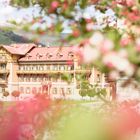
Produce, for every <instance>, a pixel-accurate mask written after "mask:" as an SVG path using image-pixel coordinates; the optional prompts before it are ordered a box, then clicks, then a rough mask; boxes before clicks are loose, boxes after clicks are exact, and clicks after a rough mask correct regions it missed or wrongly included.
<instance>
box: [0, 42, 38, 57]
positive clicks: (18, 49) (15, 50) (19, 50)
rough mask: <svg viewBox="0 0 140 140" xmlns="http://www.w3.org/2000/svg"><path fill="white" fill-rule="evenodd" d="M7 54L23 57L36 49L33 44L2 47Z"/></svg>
mask: <svg viewBox="0 0 140 140" xmlns="http://www.w3.org/2000/svg"><path fill="white" fill-rule="evenodd" d="M2 47H3V48H5V49H6V50H7V51H8V52H9V53H11V54H15V55H25V54H26V53H28V52H29V51H30V50H31V49H32V48H34V47H36V45H35V44H11V45H10V46H7V45H2Z"/></svg>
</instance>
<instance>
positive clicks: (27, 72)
mask: <svg viewBox="0 0 140 140" xmlns="http://www.w3.org/2000/svg"><path fill="white" fill-rule="evenodd" d="M74 72H75V73H90V72H91V70H40V71H39V70H38V71H36V70H18V71H17V74H50V73H52V74H58V73H60V74H61V73H74Z"/></svg>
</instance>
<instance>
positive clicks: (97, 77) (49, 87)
mask: <svg viewBox="0 0 140 140" xmlns="http://www.w3.org/2000/svg"><path fill="white" fill-rule="evenodd" d="M81 74H82V75H84V78H85V79H89V80H90V83H91V84H94V83H97V82H98V83H100V85H101V86H102V87H105V86H106V85H107V83H106V81H105V76H104V74H101V73H100V72H99V71H97V70H96V69H92V70H91V69H90V68H88V67H86V68H84V67H83V66H82V65H78V62H77V58H76V56H75V55H74V53H73V52H72V50H71V48H70V47H62V48H61V47H38V46H36V45H35V44H13V45H11V46H0V93H3V92H4V91H8V92H9V93H12V92H13V91H17V90H18V91H20V93H21V94H30V93H35V94H37V93H47V94H50V96H52V97H53V98H59V97H63V98H71V97H73V98H76V97H78V96H79V94H78V88H77V85H78V84H79V83H80V81H78V80H77V76H78V75H81ZM65 79H68V81H65Z"/></svg>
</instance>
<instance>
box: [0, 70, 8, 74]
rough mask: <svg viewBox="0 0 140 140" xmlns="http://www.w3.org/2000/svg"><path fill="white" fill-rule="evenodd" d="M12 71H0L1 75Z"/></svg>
mask: <svg viewBox="0 0 140 140" xmlns="http://www.w3.org/2000/svg"><path fill="white" fill-rule="evenodd" d="M9 72H10V71H9V70H7V69H0V74H5V73H7V74H8V73H9Z"/></svg>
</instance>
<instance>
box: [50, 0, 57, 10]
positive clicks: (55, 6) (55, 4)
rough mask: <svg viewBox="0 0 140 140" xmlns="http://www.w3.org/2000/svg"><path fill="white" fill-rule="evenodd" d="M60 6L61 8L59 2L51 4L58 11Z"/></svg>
mask: <svg viewBox="0 0 140 140" xmlns="http://www.w3.org/2000/svg"><path fill="white" fill-rule="evenodd" d="M58 6H59V2H58V1H53V2H52V3H51V7H52V8H53V9H56V8H57V7H58Z"/></svg>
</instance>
